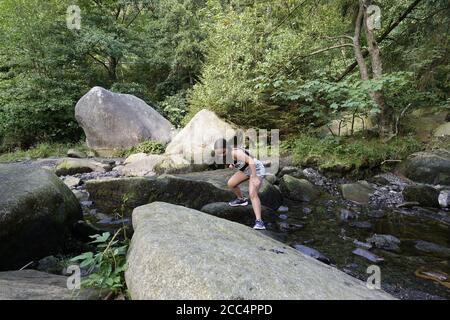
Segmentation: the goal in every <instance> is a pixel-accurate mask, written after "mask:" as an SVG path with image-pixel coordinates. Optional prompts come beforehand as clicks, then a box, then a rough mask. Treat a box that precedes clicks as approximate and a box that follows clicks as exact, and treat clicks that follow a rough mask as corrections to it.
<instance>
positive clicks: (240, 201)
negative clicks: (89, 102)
mask: <svg viewBox="0 0 450 320" xmlns="http://www.w3.org/2000/svg"><path fill="white" fill-rule="evenodd" d="M228 204H229V205H230V206H232V207H237V206H246V205H248V200H247V199H246V198H242V199H234V200H233V201H231V202H229V203H228Z"/></svg>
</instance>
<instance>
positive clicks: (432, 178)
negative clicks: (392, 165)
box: [400, 149, 450, 185]
mask: <svg viewBox="0 0 450 320" xmlns="http://www.w3.org/2000/svg"><path fill="white" fill-rule="evenodd" d="M400 173H402V174H404V175H405V176H406V177H407V178H409V179H411V180H413V181H416V182H421V183H428V184H441V185H450V151H449V150H444V149H439V150H433V151H427V152H417V153H413V154H412V155H410V156H409V157H408V158H407V159H406V160H405V161H404V162H403V163H402V164H401V166H400Z"/></svg>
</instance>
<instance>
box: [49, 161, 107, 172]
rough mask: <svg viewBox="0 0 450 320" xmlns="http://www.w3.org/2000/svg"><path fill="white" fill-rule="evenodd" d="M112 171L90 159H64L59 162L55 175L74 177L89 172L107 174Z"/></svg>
mask: <svg viewBox="0 0 450 320" xmlns="http://www.w3.org/2000/svg"><path fill="white" fill-rule="evenodd" d="M108 170H111V167H110V166H109V165H106V164H103V163H100V162H97V161H93V160H88V159H76V158H68V159H62V160H60V161H59V162H58V164H57V166H56V168H55V174H56V175H57V176H67V175H74V174H77V173H87V172H93V171H96V172H105V171H108Z"/></svg>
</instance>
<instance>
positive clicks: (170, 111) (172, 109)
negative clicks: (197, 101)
mask: <svg viewBox="0 0 450 320" xmlns="http://www.w3.org/2000/svg"><path fill="white" fill-rule="evenodd" d="M160 108H161V109H162V111H163V115H164V116H165V117H166V118H167V120H169V121H170V122H171V123H172V124H173V125H174V126H175V127H176V128H179V127H181V125H182V121H183V119H184V117H185V116H186V113H187V103H186V93H185V92H182V91H180V92H178V93H177V94H174V95H173V96H168V97H166V98H165V99H164V101H163V102H161V103H160Z"/></svg>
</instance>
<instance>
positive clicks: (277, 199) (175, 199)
mask: <svg viewBox="0 0 450 320" xmlns="http://www.w3.org/2000/svg"><path fill="white" fill-rule="evenodd" d="M234 173H235V171H232V170H229V169H223V170H211V171H204V172H192V173H185V174H164V175H161V176H159V177H158V179H157V188H156V190H155V191H154V192H152V194H151V196H150V202H152V201H164V202H169V203H173V204H179V205H183V206H186V207H189V208H194V209H197V210H199V209H201V208H202V207H203V206H204V205H206V204H208V203H212V202H228V201H230V200H232V199H234V198H236V196H235V195H234V193H233V192H232V191H231V190H230V189H229V188H228V186H227V181H228V179H229V178H230V177H231V176H232V175H233V174H234ZM240 187H241V190H242V192H243V193H244V195H247V196H248V181H246V182H244V183H242V184H241V185H240ZM258 195H259V198H260V200H261V204H262V205H265V206H267V207H269V208H271V209H273V210H276V209H278V207H279V206H280V205H281V204H282V196H281V193H280V191H278V189H277V188H276V187H275V186H273V185H272V184H270V183H269V182H268V181H266V180H264V181H263V183H262V185H261V188H260V189H259V192H258Z"/></svg>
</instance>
